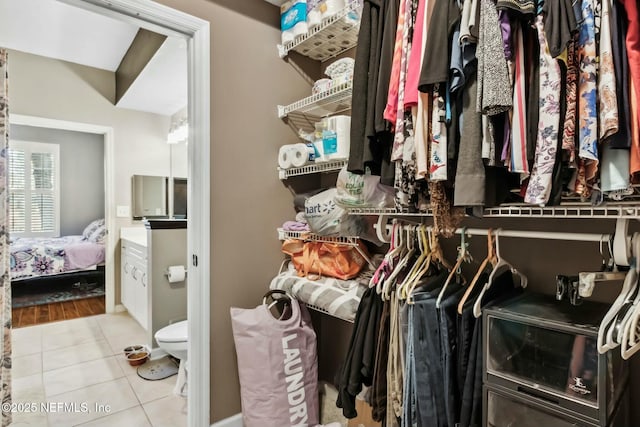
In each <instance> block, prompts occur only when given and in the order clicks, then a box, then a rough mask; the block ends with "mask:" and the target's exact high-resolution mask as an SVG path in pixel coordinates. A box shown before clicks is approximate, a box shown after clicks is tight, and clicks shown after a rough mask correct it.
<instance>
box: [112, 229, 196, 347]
mask: <svg viewBox="0 0 640 427" xmlns="http://www.w3.org/2000/svg"><path fill="white" fill-rule="evenodd" d="M170 266H185V267H186V266H187V223H186V220H166V219H159V220H146V221H144V227H123V228H121V229H120V291H121V292H120V295H121V297H120V298H121V301H122V305H123V306H124V307H125V308H126V309H127V311H128V312H129V314H130V315H131V317H133V318H134V319H135V320H136V321H137V322H138V323H139V324H140V326H142V327H143V328H144V329H145V331H147V339H146V341H147V342H146V343H145V344H148V345H149V346H151V347H152V348H156V347H158V345H157V343H156V342H155V339H154V335H155V333H156V332H157V331H158V330H160V329H162V328H163V327H165V326H167V325H170V324H172V323H175V322H178V321H181V320H185V319H186V318H187V278H185V279H184V280H182V281H179V282H170V281H169V279H168V277H167V274H166V273H167V270H168V268H169V267H170Z"/></svg>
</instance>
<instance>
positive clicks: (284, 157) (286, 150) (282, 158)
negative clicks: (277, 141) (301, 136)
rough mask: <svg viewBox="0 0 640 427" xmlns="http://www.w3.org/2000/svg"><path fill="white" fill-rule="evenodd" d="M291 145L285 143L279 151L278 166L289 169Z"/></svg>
mask: <svg viewBox="0 0 640 427" xmlns="http://www.w3.org/2000/svg"><path fill="white" fill-rule="evenodd" d="M292 154H293V153H292V150H291V145H283V146H282V147H280V150H279V151H278V166H280V167H281V168H282V169H289V168H290V167H291V166H292V165H291V155H292Z"/></svg>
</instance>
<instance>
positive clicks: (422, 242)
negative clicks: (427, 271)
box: [397, 225, 431, 299]
mask: <svg viewBox="0 0 640 427" xmlns="http://www.w3.org/2000/svg"><path fill="white" fill-rule="evenodd" d="M429 235H430V234H429ZM417 238H418V248H419V249H420V255H419V256H418V258H417V259H416V260H415V261H414V262H413V265H412V266H411V269H410V270H409V272H408V273H407V275H406V277H405V278H404V280H403V281H402V283H401V284H399V285H398V288H397V291H398V297H399V298H400V299H406V298H407V289H408V286H409V285H410V284H411V282H412V280H413V278H414V277H415V275H416V273H417V272H418V271H419V270H420V268H421V267H422V264H423V263H424V261H425V260H426V259H427V256H428V255H429V252H431V249H430V247H429V241H428V239H427V229H426V228H425V226H424V225H420V226H419V227H418V230H417Z"/></svg>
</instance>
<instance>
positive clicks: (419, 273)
mask: <svg viewBox="0 0 640 427" xmlns="http://www.w3.org/2000/svg"><path fill="white" fill-rule="evenodd" d="M427 232H428V234H429V237H428V239H429V240H428V241H429V242H431V243H430V244H429V249H428V253H427V257H426V258H425V259H424V261H423V262H422V265H420V266H419V268H418V269H417V270H416V272H415V274H414V275H413V276H412V277H411V279H410V281H409V282H408V283H407V285H406V286H405V295H406V299H407V303H408V304H413V303H414V300H413V291H415V289H416V287H417V286H418V283H420V279H422V277H423V276H424V275H425V274H426V273H427V271H429V267H430V266H431V262H432V261H433V257H434V256H435V255H436V254H435V251H434V247H435V246H434V239H437V236H436V234H435V232H433V230H432V228H431V227H429V228H428V229H427Z"/></svg>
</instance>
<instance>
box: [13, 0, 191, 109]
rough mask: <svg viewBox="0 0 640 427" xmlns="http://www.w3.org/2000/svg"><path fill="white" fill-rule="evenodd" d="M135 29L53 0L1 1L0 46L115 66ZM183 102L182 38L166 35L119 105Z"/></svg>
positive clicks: (145, 106)
mask: <svg viewBox="0 0 640 427" xmlns="http://www.w3.org/2000/svg"><path fill="white" fill-rule="evenodd" d="M137 32H138V27H137V26H135V25H132V24H130V23H126V22H122V21H119V20H116V19H114V18H111V17H107V16H102V15H99V14H96V13H93V12H90V11H87V10H85V9H81V8H77V7H74V6H70V5H67V4H64V3H61V2H59V1H56V0H0V46H2V47H6V48H8V49H12V50H19V51H22V52H27V53H31V54H34V55H40V56H46V57H49V58H55V59H60V60H63V61H69V62H74V63H77V64H81V65H86V66H89V67H95V68H99V69H103V70H108V71H115V70H116V69H117V68H118V66H119V65H120V61H122V58H123V57H124V55H125V53H126V52H127V50H128V49H129V46H130V45H131V42H132V41H133V39H134V37H135V35H136V33H137ZM125 98H126V99H125ZM186 104H187V56H186V43H185V41H184V40H181V39H174V38H171V37H168V38H167V40H166V41H165V43H164V44H163V45H162V46H161V47H160V49H159V50H158V51H157V53H156V54H155V55H154V57H153V58H152V59H151V60H150V61H149V63H148V64H147V65H146V66H145V68H144V69H143V71H142V72H141V73H140V75H139V77H138V78H137V79H136V81H135V82H134V83H133V84H132V85H131V87H130V88H129V90H128V91H127V93H126V94H125V96H124V97H123V98H122V99H121V100H120V102H118V106H119V107H122V108H130V109H135V110H140V111H147V112H153V113H157V114H163V115H171V114H173V113H175V112H176V111H177V110H179V109H180V108H182V107H184V106H185V105H186Z"/></svg>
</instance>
